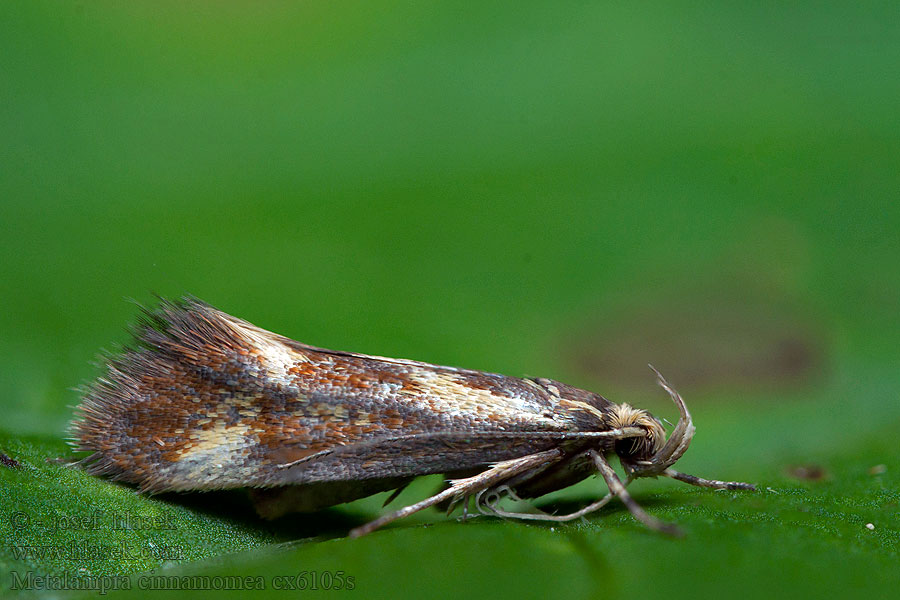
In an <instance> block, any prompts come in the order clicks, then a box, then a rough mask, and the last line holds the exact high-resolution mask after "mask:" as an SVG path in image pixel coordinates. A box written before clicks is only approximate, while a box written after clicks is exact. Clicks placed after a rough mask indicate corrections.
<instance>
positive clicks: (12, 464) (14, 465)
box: [0, 452, 21, 469]
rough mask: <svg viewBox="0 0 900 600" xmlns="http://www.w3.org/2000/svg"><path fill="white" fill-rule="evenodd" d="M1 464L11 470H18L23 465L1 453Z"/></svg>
mask: <svg viewBox="0 0 900 600" xmlns="http://www.w3.org/2000/svg"><path fill="white" fill-rule="evenodd" d="M0 464H2V465H3V466H4V467H9V468H10V469H18V468H19V467H20V466H21V465H19V461H17V460H16V459H14V458H10V457H9V456H7V455H5V454H3V453H2V452H0Z"/></svg>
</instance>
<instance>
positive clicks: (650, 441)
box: [609, 404, 666, 460]
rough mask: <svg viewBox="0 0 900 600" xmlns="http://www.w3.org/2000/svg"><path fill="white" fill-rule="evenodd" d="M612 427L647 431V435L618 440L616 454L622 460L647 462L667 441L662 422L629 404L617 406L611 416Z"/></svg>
mask: <svg viewBox="0 0 900 600" xmlns="http://www.w3.org/2000/svg"><path fill="white" fill-rule="evenodd" d="M609 424H610V426H611V427H613V428H616V429H619V428H622V427H637V428H639V429H643V430H644V431H645V435H643V436H639V437H631V438H625V439H621V440H618V441H617V442H616V444H615V452H616V454H618V455H619V456H620V457H621V458H624V459H630V460H645V459H649V458H650V457H652V456H653V455H654V454H656V453H657V452H658V451H659V450H660V449H662V447H663V444H664V443H665V441H666V430H665V429H663V426H662V425H661V424H660V422H659V421H658V420H657V419H656V417H654V416H653V415H651V414H650V413H648V412H647V411H646V410H641V409H640V408H634V407H632V406H630V405H628V404H616V405H614V406H613V409H612V411H611V413H610V414H609Z"/></svg>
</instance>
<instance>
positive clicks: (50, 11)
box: [0, 1, 900, 598]
mask: <svg viewBox="0 0 900 600" xmlns="http://www.w3.org/2000/svg"><path fill="white" fill-rule="evenodd" d="M898 66H900V10H898V8H897V4H896V2H883V3H867V4H866V5H865V8H862V7H858V6H857V5H856V4H854V3H840V2H837V3H793V4H791V5H790V6H776V5H770V4H768V3H767V4H766V5H755V4H754V3H722V2H715V3H685V2H674V3H673V2H656V3H645V4H642V5H641V6H638V7H632V6H628V5H627V4H621V3H607V2H600V3H593V2H561V3H541V2H508V3H502V2H485V3H442V4H436V3H421V2H348V3H314V2H304V3H298V2H293V3H279V2H268V3H250V2H230V1H223V2H215V3H212V2H210V3H200V2H189V3H183V2H128V3H123V2H107V1H102V2H101V1H97V2H45V1H31V2H4V3H2V5H0V234H2V235H0V256H2V258H0V281H2V282H3V284H2V286H0V307H2V310H0V359H2V365H3V366H2V367H0V409H2V413H3V422H2V424H0V452H3V453H4V454H6V455H7V456H9V457H10V458H11V459H12V460H14V461H17V462H18V463H19V465H18V467H16V466H0V483H2V487H0V507H2V509H0V510H2V511H3V512H4V514H3V515H0V519H2V525H0V533H2V536H3V540H4V546H3V547H2V548H0V570H2V573H0V574H2V575H3V577H4V579H3V581H0V588H2V590H3V591H2V592H0V595H2V594H6V593H21V592H16V591H12V590H10V588H11V583H10V582H11V579H10V575H9V574H8V573H9V572H11V571H17V572H19V573H24V572H26V571H29V570H30V571H32V572H34V573H36V574H45V573H55V574H60V573H63V572H70V573H79V574H81V575H84V574H94V575H96V574H137V573H144V572H147V571H150V570H152V569H155V572H156V573H157V574H159V573H163V574H184V573H201V574H216V573H219V574H221V573H237V574H247V575H260V576H264V577H268V578H271V576H273V575H288V574H297V573H298V572H300V571H304V570H312V571H316V572H318V573H319V574H320V575H321V574H322V573H325V572H329V573H331V572H335V571H344V572H345V574H349V575H351V576H353V577H354V578H355V589H354V590H353V592H352V593H357V594H362V595H364V596H367V597H368V596H378V595H385V596H388V595H389V596H391V597H393V598H406V597H420V596H422V595H425V594H428V595H432V596H435V597H451V596H453V597H459V596H460V595H465V596H475V597H477V596H488V595H489V596H491V597H531V596H535V595H536V594H538V593H545V592H546V593H547V594H553V593H556V594H559V593H561V592H562V591H566V592H567V595H571V596H572V597H575V598H580V597H600V596H602V597H625V596H629V597H634V596H635V595H637V594H640V595H641V596H642V597H665V598H678V597H696V596H697V595H698V594H699V595H700V596H701V597H702V595H704V594H706V593H719V592H721V590H722V589H723V586H739V588H740V589H742V590H743V592H744V593H745V594H746V595H747V597H769V598H771V597H804V596H807V595H808V596H810V597H813V596H817V595H818V596H822V595H825V594H829V595H830V594H832V593H834V592H835V590H840V591H843V592H845V593H854V592H855V593H857V594H859V595H861V596H866V595H868V596H871V595H872V594H873V593H875V594H877V593H878V591H883V590H884V589H890V588H891V587H893V588H894V589H896V587H897V586H898V585H900V568H898V567H897V564H898V561H897V559H898V549H900V451H898V444H897V441H896V440H897V431H898V426H900V369H898V367H900V345H898V334H900V310H898V307H900V235H898V229H900V205H898V200H900V193H898V192H900V77H898V76H897V74H898ZM184 293H191V294H194V295H196V296H198V297H200V298H202V299H204V300H206V301H208V302H210V303H212V304H213V305H215V306H217V307H219V308H221V309H223V310H225V311H227V312H230V313H232V314H235V315H237V316H240V317H243V318H245V319H248V320H250V321H252V322H254V323H256V324H258V325H260V326H263V327H266V328H268V329H271V330H274V331H276V332H279V333H282V334H285V335H288V336H290V337H293V338H296V339H299V340H301V341H304V342H307V343H311V344H315V345H319V346H325V347H331V348H335V349H342V350H354V351H360V352H367V353H372V354H380V355H386V356H398V357H409V358H416V359H419V360H426V361H429V362H435V363H439V364H450V365H458V366H465V367H470V368H476V369H482V370H489V371H497V372H502V373H506V374H510V375H530V376H547V377H553V378H557V379H561V380H564V381H567V382H570V383H573V384H575V385H579V386H582V387H587V388H590V389H593V390H596V391H598V392H600V393H603V394H604V395H607V396H608V397H609V398H611V399H613V400H616V401H620V402H621V401H627V402H630V403H632V404H635V405H638V406H642V407H647V408H649V409H651V410H653V411H655V412H657V413H658V414H660V415H662V416H666V417H669V418H674V416H675V415H674V413H673V411H672V410H671V408H670V406H669V405H668V404H667V401H666V399H665V397H664V395H663V394H662V393H661V392H660V391H659V390H658V389H655V387H654V385H653V380H652V377H651V373H650V371H649V370H648V369H647V368H646V363H648V362H652V363H653V364H654V365H655V366H657V367H658V368H659V369H660V370H661V371H663V373H665V374H666V375H667V376H668V377H669V379H670V380H671V381H672V382H673V383H674V384H675V385H676V386H678V387H679V388H680V389H681V391H682V393H683V394H684V395H685V397H686V398H687V400H688V404H689V406H690V407H691V409H692V412H693V413H694V418H695V422H696V424H697V427H698V434H697V437H696V438H695V441H694V445H693V447H692V449H691V451H690V452H689V453H688V454H687V455H686V456H685V457H684V459H683V460H682V461H681V462H680V463H679V468H682V469H683V470H686V471H688V472H696V473H697V474H698V475H703V476H707V477H714V478H725V479H746V480H752V481H755V482H758V483H759V484H760V487H761V488H762V491H761V492H760V493H758V494H755V495H752V494H731V493H728V494H723V493H714V492H709V491H703V490H696V489H690V488H687V489H686V488H685V487H684V486H681V484H677V483H675V482H668V481H661V482H654V481H646V482H643V481H642V482H638V483H636V484H635V485H634V494H635V495H636V497H637V499H638V500H639V501H640V502H642V503H644V504H645V506H646V507H647V508H648V510H650V511H651V512H653V513H654V514H657V515H659V516H660V517H663V518H666V519H670V520H673V521H676V522H678V523H680V524H681V525H682V526H683V527H684V528H685V529H686V530H687V533H688V535H687V536H686V538H684V539H681V540H669V539H664V538H662V537H661V536H659V535H656V534H653V533H651V532H648V531H646V530H644V529H642V528H641V527H640V526H639V525H637V524H636V523H634V522H633V521H632V520H631V518H630V517H629V516H628V514H627V512H625V511H623V510H622V509H621V508H620V507H610V510H608V511H607V512H606V513H601V514H598V515H596V516H593V517H592V518H590V519H589V520H587V521H584V522H582V523H575V524H572V525H569V526H556V527H553V528H551V527H548V526H542V525H535V524H523V523H516V522H499V521H492V520H488V519H479V520H476V521H474V522H470V523H466V524H460V523H456V522H454V520H453V519H445V518H444V517H442V516H440V515H439V514H438V513H436V512H430V513H426V514H423V515H420V516H418V517H416V518H414V519H410V520H408V521H406V522H400V523H398V524H397V525H395V526H394V527H392V528H391V529H389V530H385V531H381V532H377V533H375V534H373V535H372V536H370V537H368V538H363V539H360V540H347V539H344V538H343V535H344V534H345V533H346V531H347V529H348V528H349V527H352V526H353V525H355V524H359V523H361V522H364V521H365V520H366V519H368V518H371V517H372V516H374V515H375V514H377V513H378V512H379V511H380V510H381V509H380V506H381V502H382V501H383V500H384V496H378V497H374V498H371V499H367V500H364V501H361V502H357V503H355V504H354V505H352V506H350V507H349V508H337V509H332V510H329V511H325V512H323V513H319V514H317V515H312V516H306V517H296V518H288V519H284V520H282V521H279V522H276V523H274V524H270V523H263V522H260V521H259V520H258V519H256V518H255V517H254V516H253V514H252V512H249V509H248V507H247V506H246V505H245V503H244V501H243V499H242V498H241V497H239V496H237V495H203V494H200V495H196V494H195V495H186V496H173V497H165V498H155V499H148V498H145V497H141V496H136V495H135V494H133V493H132V492H131V491H130V490H129V489H128V488H125V487H123V486H117V485H114V484H110V483H108V482H105V481H102V480H98V479H95V478H90V477H87V476H85V475H83V474H82V473H80V472H78V471H75V470H71V469H66V468H64V467H62V466H61V465H58V464H55V463H47V462H46V459H47V458H51V459H52V458H55V457H58V456H69V455H70V452H69V451H68V450H67V449H66V447H65V444H64V442H63V440H64V438H65V436H66V425H67V423H68V420H69V418H70V416H71V407H72V406H73V405H75V404H77V403H78V394H77V392H76V391H74V390H73V387H75V386H78V385H79V384H81V383H83V382H85V381H88V380H90V379H91V378H92V377H95V376H97V375H98V374H99V372H100V371H99V369H98V368H97V367H96V366H92V364H91V361H93V360H96V358H97V356H98V353H99V351H100V350H101V349H102V348H106V349H115V348H116V347H117V345H118V344H121V343H124V342H126V341H127V339H128V336H127V332H126V327H125V326H126V324H128V323H130V322H133V321H134V319H135V316H136V314H137V308H136V307H135V305H134V304H133V303H131V302H129V301H127V299H135V300H137V301H138V302H140V303H142V304H151V305H152V304H153V303H154V302H155V299H154V296H153V294H159V295H162V296H179V295H181V294H184ZM437 483H438V482H437V481H435V480H434V479H433V478H432V479H429V480H425V481H423V482H421V483H419V484H417V485H414V486H412V487H411V488H410V489H409V490H408V491H406V492H404V494H403V495H402V496H401V498H400V500H399V501H398V502H413V501H415V500H416V499H419V498H421V497H424V496H425V495H426V494H428V493H429V492H430V491H431V490H433V489H434V487H435V486H436V485H437ZM601 488H602V484H601V482H600V481H598V480H593V481H590V482H585V483H584V484H581V485H579V486H576V487H575V488H572V489H571V490H566V491H565V492H563V493H561V494H559V497H558V498H557V499H556V501H555V502H556V504H551V505H550V506H549V507H547V506H545V508H547V509H548V510H550V509H551V508H553V507H554V506H557V507H559V506H563V507H565V508H569V507H570V503H571V506H574V505H575V504H576V503H578V502H586V501H589V500H591V499H593V498H595V497H596V495H597V494H599V493H601ZM560 503H562V504H560ZM97 507H100V508H101V509H102V510H105V511H107V512H108V513H109V512H117V511H118V512H120V513H123V514H124V513H127V514H140V515H165V516H168V517H169V518H173V519H176V520H177V522H178V523H179V526H178V527H177V528H176V530H175V531H171V530H168V531H146V530H129V531H109V530H101V531H81V530H75V531H73V530H72V529H71V528H68V529H67V528H65V527H44V526H39V525H38V524H39V523H44V524H46V523H47V522H48V520H53V519H58V518H60V517H76V516H85V515H90V514H92V511H94V510H97ZM15 514H25V515H27V517H28V519H30V521H29V523H30V525H28V526H23V525H22V524H21V523H18V524H17V523H16V522H14V521H15V519H13V517H12V516H11V515H15ZM36 523H37V524H36ZM424 523H437V524H435V525H434V526H432V527H428V528H423V527H422V524H424ZM868 523H871V524H872V525H873V527H874V529H870V528H868V527H866V524H868ZM73 540H74V541H75V542H76V543H84V544H91V543H99V542H101V541H106V542H109V541H111V540H114V541H123V542H127V543H130V544H134V545H136V546H135V547H147V545H148V544H156V545H160V544H181V545H182V547H183V549H184V550H185V551H184V552H183V553H182V554H181V555H179V557H178V558H177V559H174V560H163V559H158V558H152V557H151V558H147V557H143V558H141V559H124V558H121V557H118V558H116V557H104V558H99V559H98V558H94V559H83V558H81V559H79V558H77V557H76V558H74V559H73V558H72V557H69V558H48V557H43V558H41V557H38V558H35V557H29V558H22V557H21V556H19V555H17V554H16V549H15V548H14V547H13V546H15V545H16V544H20V545H21V544H38V543H55V544H63V545H64V544H68V543H71V542H72V541H73ZM268 587H269V590H268V591H267V592H265V593H267V594H272V593H274V592H273V590H272V589H271V587H272V586H271V582H270V584H269V585H268ZM345 591H346V590H345ZM328 593H329V594H331V593H334V592H333V591H331V592H328Z"/></svg>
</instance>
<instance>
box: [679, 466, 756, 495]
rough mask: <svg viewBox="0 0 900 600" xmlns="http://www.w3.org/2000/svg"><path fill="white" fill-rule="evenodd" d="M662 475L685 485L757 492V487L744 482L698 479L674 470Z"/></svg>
mask: <svg viewBox="0 0 900 600" xmlns="http://www.w3.org/2000/svg"><path fill="white" fill-rule="evenodd" d="M662 474H663V475H665V476H666V477H671V478H672V479H677V480H678V481H683V482H684V483H689V484H691V485H696V486H697V487H705V488H714V489H717V490H747V491H750V492H755V491H756V486H755V485H753V484H752V483H744V482H742V481H719V480H718V479H703V478H702V477H697V476H695V475H688V474H687V473H680V472H678V471H676V470H674V469H666V470H665V471H663V472H662Z"/></svg>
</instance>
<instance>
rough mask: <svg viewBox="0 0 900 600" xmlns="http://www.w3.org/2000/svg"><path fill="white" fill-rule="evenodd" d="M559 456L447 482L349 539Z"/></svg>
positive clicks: (509, 463) (542, 455)
mask: <svg viewBox="0 0 900 600" xmlns="http://www.w3.org/2000/svg"><path fill="white" fill-rule="evenodd" d="M562 456H563V454H562V451H561V450H559V449H556V448H554V449H551V450H545V451H543V452H536V453H535V454H529V455H527V456H523V457H521V458H514V459H512V460H505V461H503V462H499V463H497V464H496V465H494V466H493V467H491V468H489V469H488V470H486V471H484V472H483V473H479V474H478V475H475V476H474V477H468V478H466V479H457V480H455V481H453V482H451V484H450V487H449V488H447V489H446V490H444V491H443V492H440V493H438V494H435V495H434V496H431V497H430V498H425V499H424V500H422V501H420V502H416V503H415V504H410V505H409V506H406V507H404V508H401V509H400V510H396V511H394V512H392V513H389V514H386V515H384V516H381V517H379V518H377V519H375V520H374V521H371V522H369V523H367V524H365V525H362V526H360V527H357V528H355V529H352V530H351V531H350V537H352V538H357V537H360V536H363V535H366V534H367V533H371V532H373V531H375V530H376V529H378V528H379V527H381V526H383V525H387V524H388V523H390V522H392V521H396V520H397V519H402V518H403V517H407V516H409V515H411V514H413V513H416V512H419V511H420V510H422V509H425V508H428V507H429V506H434V505H435V504H438V503H440V502H442V501H444V500H450V499H454V498H462V497H463V496H468V495H471V494H474V493H477V492H479V491H481V490H483V489H486V488H490V487H493V486H494V485H496V484H497V483H500V482H501V481H503V480H505V479H509V478H510V477H513V476H515V475H518V474H519V473H522V472H524V471H527V470H528V469H531V468H533V467H535V466H537V465H542V464H545V463H547V462H556V461H559V460H560V459H561V458H562Z"/></svg>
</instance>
